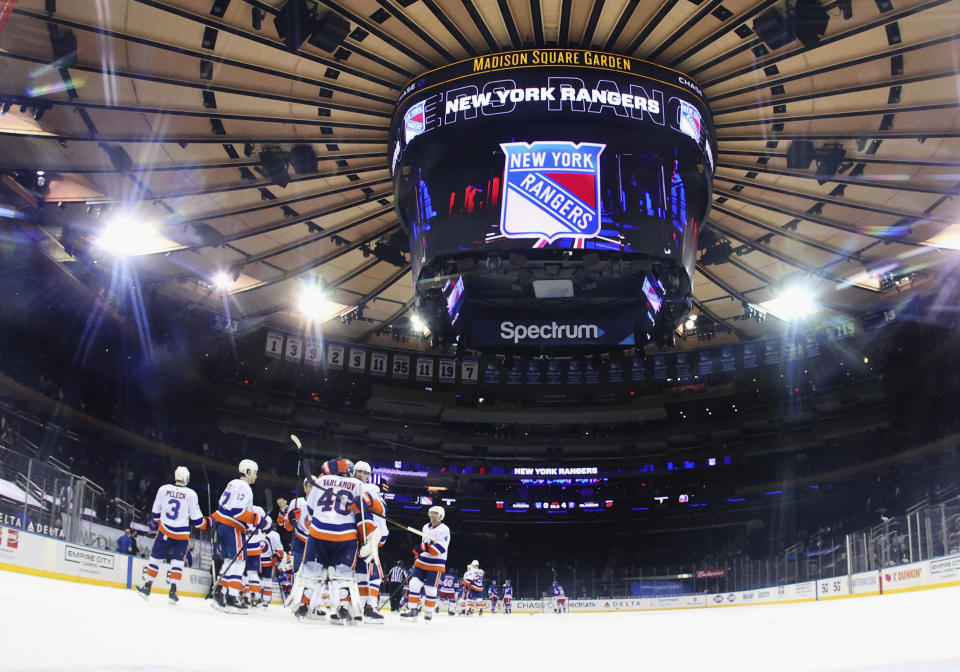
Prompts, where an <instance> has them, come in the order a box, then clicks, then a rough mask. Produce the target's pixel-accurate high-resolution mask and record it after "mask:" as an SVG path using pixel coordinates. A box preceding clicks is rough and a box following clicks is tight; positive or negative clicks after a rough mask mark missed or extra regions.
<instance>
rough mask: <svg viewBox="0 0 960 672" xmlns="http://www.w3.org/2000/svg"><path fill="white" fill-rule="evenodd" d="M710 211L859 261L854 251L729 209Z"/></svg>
mask: <svg viewBox="0 0 960 672" xmlns="http://www.w3.org/2000/svg"><path fill="white" fill-rule="evenodd" d="M710 211H711V212H714V211H716V212H720V213H723V214H724V215H726V216H727V217H732V218H734V219H737V220H740V221H741V222H743V223H744V224H749V225H750V226H755V227H757V228H758V229H762V230H764V231H767V232H769V233H772V234H774V235H777V236H781V237H783V238H787V239H788V240H792V241H794V242H796V243H800V244H801V245H806V246H808V247H812V248H815V249H818V250H820V251H822V252H826V253H828V254H832V255H834V256H837V257H840V258H841V259H853V260H855V261H861V260H860V259H859V254H858V253H857V252H856V251H854V252H850V251H848V250H842V249H840V248H838V247H834V246H833V245H828V244H827V243H822V242H820V241H819V240H813V239H811V238H808V237H807V236H803V235H800V234H799V233H796V232H794V231H791V230H790V229H785V228H783V227H780V226H775V225H773V224H768V223H766V222H761V221H760V220H757V219H753V218H752V217H747V216H745V215H743V214H741V213H739V212H736V211H734V210H730V209H729V208H725V207H723V206H722V205H717V204H716V203H714V204H713V205H711V206H710Z"/></svg>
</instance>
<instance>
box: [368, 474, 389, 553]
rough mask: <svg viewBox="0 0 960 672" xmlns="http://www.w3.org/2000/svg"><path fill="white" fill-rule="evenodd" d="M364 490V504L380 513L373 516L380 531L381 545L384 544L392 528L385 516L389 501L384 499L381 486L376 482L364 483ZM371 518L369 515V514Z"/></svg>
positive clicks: (374, 511)
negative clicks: (388, 525)
mask: <svg viewBox="0 0 960 672" xmlns="http://www.w3.org/2000/svg"><path fill="white" fill-rule="evenodd" d="M363 492H364V495H365V497H364V506H365V507H367V508H371V509H372V510H373V513H375V514H379V515H374V516H373V522H374V524H376V526H377V529H378V530H379V531H380V544H379V545H380V546H383V545H384V544H385V543H386V541H387V537H388V536H389V535H390V529H389V528H388V527H387V519H386V518H384V516H385V515H387V503H386V502H385V501H384V499H383V494H382V493H381V492H380V486H378V485H377V484H376V483H364V484H363ZM367 517H368V519H369V515H368V516H367Z"/></svg>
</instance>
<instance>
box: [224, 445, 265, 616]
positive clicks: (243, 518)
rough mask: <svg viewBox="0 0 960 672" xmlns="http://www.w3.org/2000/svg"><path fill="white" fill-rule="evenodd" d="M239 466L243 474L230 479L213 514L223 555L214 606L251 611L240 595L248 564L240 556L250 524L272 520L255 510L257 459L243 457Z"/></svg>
mask: <svg viewBox="0 0 960 672" xmlns="http://www.w3.org/2000/svg"><path fill="white" fill-rule="evenodd" d="M239 469H240V474H241V475H240V478H235V479H233V480H232V481H230V482H229V483H227V487H226V488H225V489H224V491H223V494H222V495H220V501H219V503H218V506H217V510H216V511H214V513H213V516H212V517H213V520H214V521H215V522H216V524H217V541H218V542H219V546H220V556H221V557H222V558H223V568H222V569H221V570H220V577H219V579H218V582H217V583H218V586H217V588H216V589H215V590H214V591H213V599H214V602H213V607H214V608H216V609H220V610H225V611H229V612H230V613H247V612H246V611H245V610H246V607H245V605H244V604H243V601H242V600H241V599H240V591H241V590H243V575H242V573H243V568H244V564H245V563H244V561H243V560H240V555H241V554H242V553H243V551H244V539H245V534H246V531H247V525H253V526H254V527H257V528H259V529H261V530H262V529H265V528H266V526H267V524H268V522H269V521H268V520H267V519H266V518H261V517H260V515H259V514H257V513H256V512H255V511H254V510H253V491H252V490H251V489H250V486H251V485H253V483H255V482H256V480H257V471H258V470H259V467H258V466H257V463H256V462H254V461H253V460H241V461H240V466H239Z"/></svg>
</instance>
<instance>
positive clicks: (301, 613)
mask: <svg viewBox="0 0 960 672" xmlns="http://www.w3.org/2000/svg"><path fill="white" fill-rule="evenodd" d="M309 612H310V605H308V604H303V603H302V602H301V603H300V606H299V607H297V610H296V611H295V612H293V615H294V616H295V617H296V619H297V620H298V621H302V620H303V619H305V618H306V617H307V614H308V613H309Z"/></svg>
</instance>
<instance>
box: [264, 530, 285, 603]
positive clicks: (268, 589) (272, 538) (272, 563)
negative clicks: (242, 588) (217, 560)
mask: <svg viewBox="0 0 960 672" xmlns="http://www.w3.org/2000/svg"><path fill="white" fill-rule="evenodd" d="M260 547H261V550H262V552H261V554H260V579H261V581H260V584H261V587H260V598H261V600H260V605H261V606H262V607H263V608H264V609H266V608H267V607H268V606H269V605H270V600H271V599H272V598H273V573H274V569H275V568H277V570H278V579H279V567H280V563H281V562H283V558H284V553H283V542H281V541H280V534H279V533H278V532H277V531H276V530H275V529H273V527H271V528H270V530H268V531H267V533H266V534H265V535H264V536H263V541H262V542H261V545H260ZM282 591H283V588H282V581H281V592H282Z"/></svg>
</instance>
